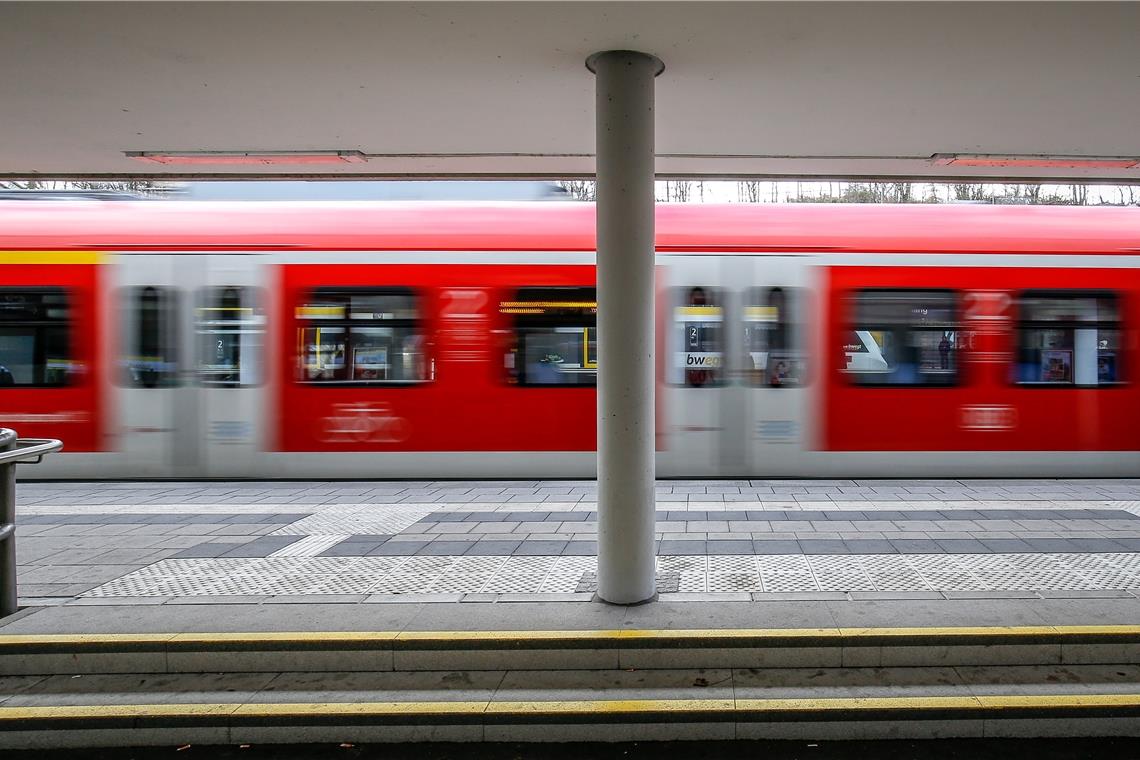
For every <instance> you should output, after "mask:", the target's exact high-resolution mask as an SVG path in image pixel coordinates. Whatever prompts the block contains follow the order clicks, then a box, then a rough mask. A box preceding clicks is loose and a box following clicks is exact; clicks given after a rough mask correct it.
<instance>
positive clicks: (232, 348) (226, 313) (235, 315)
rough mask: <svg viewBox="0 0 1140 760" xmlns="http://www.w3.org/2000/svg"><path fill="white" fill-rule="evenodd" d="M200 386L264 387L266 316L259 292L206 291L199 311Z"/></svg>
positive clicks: (253, 289)
mask: <svg viewBox="0 0 1140 760" xmlns="http://www.w3.org/2000/svg"><path fill="white" fill-rule="evenodd" d="M196 329H197V333H198V346H199V355H198V382H199V383H201V384H202V385H210V386H220V387H225V388H240V387H248V386H252V385H259V384H260V383H261V341H262V336H263V335H264V333H265V314H264V311H263V309H262V306H261V294H260V292H259V291H258V290H257V289H256V288H246V287H237V286H232V287H231V286H225V287H212V288H205V289H204V290H202V291H201V292H200V293H199V300H198V308H197V311H196Z"/></svg>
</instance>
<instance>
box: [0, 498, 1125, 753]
mask: <svg viewBox="0 0 1140 760" xmlns="http://www.w3.org/2000/svg"><path fill="white" fill-rule="evenodd" d="M593 498H594V490H593V484H592V483H591V482H586V481H583V482H566V481H551V482H518V481H504V482H487V481H479V482H455V481H444V482H426V481H418V482H373V483H362V482H351V483H348V482H319V483H318V482H313V483H298V482H272V483H253V482H232V483H218V482H208V483H194V482H191V483H171V482H161V483H158V482H153V483H139V482H132V483H36V482H21V483H20V485H19V494H18V504H19V514H18V525H19V528H18V539H17V551H18V553H19V569H20V575H19V580H20V594H21V605H22V609H21V611H20V612H18V613H17V614H16V615H13V616H11V617H9V618H6V619H4V620H2V621H0V746H5V747H11V748H30V747H56V746H94V745H112V746H113V745H117V744H124V743H128V744H129V743H134V744H139V743H141V744H162V743H169V742H173V741H178V742H182V741H194V742H196V743H227V742H243V741H258V742H262V741H265V742H269V741H289V742H297V741H326V740H328V741H345V740H357V741H362V740H368V741H396V740H401V741H403V740H488V741H491V740H515V741H518V740H581V739H587V738H588V739H605V740H619V739H627V740H628V739H655V738H656V739H672V738H710V739H732V738H808V739H811V738H834V737H844V738H856V737H858V738H883V737H900V736H907V737H933V736H1044V735H1061V736H1075V735H1089V734H1091V735H1114V734H1119V735H1130V736H1132V735H1140V717H1138V716H1140V604H1138V600H1137V594H1140V480H1096V481H1091V480H1079V481H1065V480H1049V481H1045V480H1033V481H1023V480H1010V481H994V480H987V481H956V480H954V481H952V480H942V481H929V480H927V481H846V480H844V481H840V480H835V481H759V480H752V481H744V480H740V481H723V480H720V481H684V482H681V481H662V482H660V483H659V485H658V494H657V509H658V531H659V535H658V546H657V549H658V559H657V586H658V597H657V600H656V601H654V602H652V603H649V604H644V605H640V606H633V607H621V606H612V605H608V604H605V603H602V602H598V601H595V597H594V593H593V583H594V576H593V574H594V557H593V550H594V544H593V535H594V531H595V529H596V528H595V522H594V512H595V504H594V502H593ZM77 676H78V678H77ZM47 729H53V730H47Z"/></svg>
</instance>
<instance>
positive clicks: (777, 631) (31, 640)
mask: <svg viewBox="0 0 1140 760" xmlns="http://www.w3.org/2000/svg"><path fill="white" fill-rule="evenodd" d="M924 636H928V637H932V638H941V639H954V638H973V637H995V638H1009V639H1017V638H1034V637H1041V636H1053V637H1059V638H1062V639H1064V638H1068V637H1074V638H1090V637H1091V638H1096V637H1097V636H1136V637H1137V638H1140V626H1135V625H1079V626H1048V625H1040V626H961V627H930V628H921V627H908V628H743V629H742V628H724V629H721V628H709V629H678V630H656V629H629V630H625V629H614V630H579V631H570V630H562V631H557V630H549V631H402V632H401V631H288V632H266V633H258V632H242V633H106V634H93V633H87V634H11V635H6V634H0V651H2V650H3V649H5V648H18V647H22V646H35V645H57V646H65V645H72V646H76V647H82V646H85V645H102V646H106V645H113V644H120V645H132V644H140V645H141V644H165V643H173V644H202V645H208V644H228V643H243V644H257V643H265V644H274V643H278V644H282V643H289V642H296V643H321V642H323V643H329V644H336V643H353V642H377V643H385V642H389V643H394V644H399V643H402V642H409V643H412V642H415V643H430V642H439V643H461V642H464V641H470V642H483V643H487V642H492V643H493V642H501V643H503V644H504V645H507V644H519V643H524V642H543V641H551V642H558V641H569V642H590V641H599V642H600V641H619V642H620V641H637V642H639V643H652V642H653V641H654V640H660V641H661V642H663V643H667V642H671V641H678V640H697V641H699V640H718V641H721V642H724V641H726V640H727V641H731V640H733V639H741V640H748V639H753V640H755V639H761V640H763V639H771V640H781V639H791V638H811V639H832V640H835V642H834V643H836V644H838V643H840V641H842V642H852V643H855V644H858V640H859V639H863V638H866V639H871V638H891V637H898V638H905V637H915V638H920V637H924Z"/></svg>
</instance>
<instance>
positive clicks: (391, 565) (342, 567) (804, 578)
mask: <svg viewBox="0 0 1140 760" xmlns="http://www.w3.org/2000/svg"><path fill="white" fill-rule="evenodd" d="M596 564H597V563H596V560H595V558H594V557H572V556H567V557H554V556H518V557H506V556H478V557H477V556H472V557H452V556H414V557H308V556H274V557H265V558H253V559H239V558H233V559H230V558H216V559H168V560H162V561H161V562H156V563H154V564H153V565H149V566H147V567H145V568H142V569H141V570H137V571H135V572H132V573H128V574H127V575H124V576H122V577H121V578H117V579H115V580H113V581H110V582H109V583H105V584H103V585H101V586H99V587H97V588H95V589H92V590H91V591H88V592H87V593H85V594H83V595H82V596H85V597H95V598H106V597H147V596H230V595H251V596H266V595H274V596H276V595H285V596H289V595H305V594H424V593H428V594H444V593H494V594H539V593H568V592H575V591H576V592H579V593H585V592H592V591H594V590H595V589H596V578H595V573H596V569H597V566H596ZM657 570H658V572H657V583H658V590H659V591H660V592H661V593H674V592H681V593H696V592H700V593H712V594H717V593H736V592H742V591H743V592H761V593H763V592H767V593H788V592H813V591H839V592H848V591H884V592H913V591H926V592H929V591H983V592H984V591H1082V590H1085V591H1087V590H1100V589H1106V590H1107V589H1140V557H1137V555H1136V554H1130V553H1120V554H1095V555H1079V554H1038V555H1024V554H925V555H898V554H891V555H874V554H862V555H812V556H803V555H757V556H753V555H722V556H707V557H706V556H663V557H658V559H657Z"/></svg>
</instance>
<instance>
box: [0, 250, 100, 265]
mask: <svg viewBox="0 0 1140 760" xmlns="http://www.w3.org/2000/svg"><path fill="white" fill-rule="evenodd" d="M103 260H104V254H103V253H101V252H99V251H0V264H102V263H103Z"/></svg>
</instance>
